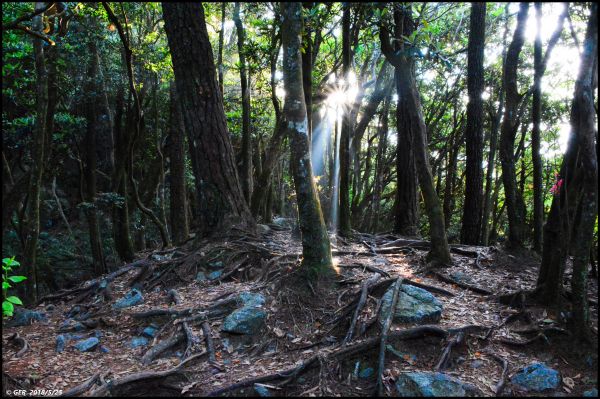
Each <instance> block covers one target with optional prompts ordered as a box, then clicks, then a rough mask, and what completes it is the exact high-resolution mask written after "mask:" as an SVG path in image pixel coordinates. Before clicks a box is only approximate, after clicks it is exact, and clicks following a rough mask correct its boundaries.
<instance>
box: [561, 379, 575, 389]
mask: <svg viewBox="0 0 600 399" xmlns="http://www.w3.org/2000/svg"><path fill="white" fill-rule="evenodd" d="M563 384H565V385H566V386H568V387H569V388H571V389H573V387H574V386H575V381H573V379H572V378H571V377H565V378H563Z"/></svg>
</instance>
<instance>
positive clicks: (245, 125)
mask: <svg viewBox="0 0 600 399" xmlns="http://www.w3.org/2000/svg"><path fill="white" fill-rule="evenodd" d="M233 20H234V21H235V27H236V31H237V39H238V40H237V44H238V54H239V57H240V83H241V88H242V169H241V170H240V180H241V183H242V191H243V192H244V198H245V199H246V201H247V202H248V204H250V199H251V198H252V189H253V181H252V177H253V176H252V133H251V131H250V87H248V67H247V66H246V54H245V52H246V50H245V49H244V40H245V39H246V31H245V30H244V25H242V20H241V19H240V3H239V2H236V3H235V8H234V12H233Z"/></svg>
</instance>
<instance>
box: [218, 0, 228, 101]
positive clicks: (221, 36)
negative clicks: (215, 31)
mask: <svg viewBox="0 0 600 399" xmlns="http://www.w3.org/2000/svg"><path fill="white" fill-rule="evenodd" d="M226 7H227V3H226V2H222V3H221V30H220V31H219V55H218V56H217V67H218V69H219V91H220V92H221V98H223V96H224V94H225V92H224V91H223V41H224V37H225V8H226Z"/></svg>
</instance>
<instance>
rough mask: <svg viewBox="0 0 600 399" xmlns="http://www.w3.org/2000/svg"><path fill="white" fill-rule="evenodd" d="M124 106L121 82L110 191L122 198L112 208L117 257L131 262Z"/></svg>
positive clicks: (132, 254)
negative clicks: (123, 121) (123, 123)
mask: <svg viewBox="0 0 600 399" xmlns="http://www.w3.org/2000/svg"><path fill="white" fill-rule="evenodd" d="M124 106H125V90H124V88H123V84H120V85H119V90H118V92H117V103H116V105H115V120H114V126H113V132H114V134H113V137H114V144H115V150H114V153H115V167H114V171H113V175H112V179H111V180H112V191H114V192H116V193H117V194H119V195H120V196H121V198H122V201H120V203H119V204H114V205H113V208H112V216H113V239H114V242H115V249H116V251H117V254H118V255H119V259H121V260H122V261H124V262H131V261H133V259H134V258H135V252H134V250H133V242H132V241H131V232H130V226H129V205H128V202H129V201H128V197H129V195H128V190H127V179H126V178H125V174H126V172H125V169H126V164H127V147H128V146H129V144H128V141H129V139H128V137H127V132H128V129H123V126H122V120H123V109H124Z"/></svg>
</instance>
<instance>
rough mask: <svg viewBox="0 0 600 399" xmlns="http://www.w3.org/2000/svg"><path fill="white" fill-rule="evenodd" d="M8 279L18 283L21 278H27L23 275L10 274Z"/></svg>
mask: <svg viewBox="0 0 600 399" xmlns="http://www.w3.org/2000/svg"><path fill="white" fill-rule="evenodd" d="M8 279H9V280H10V281H12V282H13V283H20V282H21V281H23V280H27V277H25V276H10V277H9V278H8Z"/></svg>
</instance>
